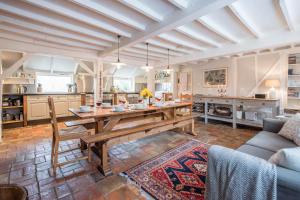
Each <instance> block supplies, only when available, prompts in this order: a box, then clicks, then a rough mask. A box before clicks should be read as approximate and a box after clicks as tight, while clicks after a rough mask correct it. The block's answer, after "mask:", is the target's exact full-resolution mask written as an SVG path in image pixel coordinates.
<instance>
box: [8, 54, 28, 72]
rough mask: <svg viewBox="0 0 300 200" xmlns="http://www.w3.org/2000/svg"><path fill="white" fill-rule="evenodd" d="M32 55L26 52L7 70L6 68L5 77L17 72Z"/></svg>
mask: <svg viewBox="0 0 300 200" xmlns="http://www.w3.org/2000/svg"><path fill="white" fill-rule="evenodd" d="M30 57H31V55H30V54H26V53H24V54H23V55H22V57H21V58H20V59H19V60H17V61H16V62H15V63H14V64H12V65H11V66H9V67H8V68H7V69H6V70H4V72H3V77H10V76H12V74H13V73H14V72H16V71H17V70H18V69H19V68H20V67H21V66H22V65H23V64H24V62H26V61H27V60H28V59H29V58H30Z"/></svg>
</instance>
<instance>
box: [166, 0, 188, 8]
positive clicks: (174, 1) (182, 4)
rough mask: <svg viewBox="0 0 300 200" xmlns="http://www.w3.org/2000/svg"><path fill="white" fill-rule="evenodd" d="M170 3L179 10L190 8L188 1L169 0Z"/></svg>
mask: <svg viewBox="0 0 300 200" xmlns="http://www.w3.org/2000/svg"><path fill="white" fill-rule="evenodd" d="M168 1H169V2H170V3H172V4H173V5H174V6H176V7H177V8H179V9H185V8H187V7H188V2H187V1H186V0H168Z"/></svg>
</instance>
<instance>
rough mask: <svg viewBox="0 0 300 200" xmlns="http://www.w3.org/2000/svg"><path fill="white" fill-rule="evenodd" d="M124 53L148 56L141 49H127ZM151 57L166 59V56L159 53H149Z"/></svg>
mask: <svg viewBox="0 0 300 200" xmlns="http://www.w3.org/2000/svg"><path fill="white" fill-rule="evenodd" d="M124 51H128V52H132V53H136V54H141V55H147V52H146V51H143V50H140V49H136V48H133V47H131V48H126V49H124ZM148 55H149V56H153V57H157V58H166V57H167V56H166V55H162V54H159V53H153V52H149V54H148Z"/></svg>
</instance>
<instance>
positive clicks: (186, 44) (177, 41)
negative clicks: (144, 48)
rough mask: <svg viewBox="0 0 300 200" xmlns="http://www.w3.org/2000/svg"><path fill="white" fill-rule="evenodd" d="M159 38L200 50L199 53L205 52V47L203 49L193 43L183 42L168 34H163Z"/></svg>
mask: <svg viewBox="0 0 300 200" xmlns="http://www.w3.org/2000/svg"><path fill="white" fill-rule="evenodd" d="M158 37H160V38H163V39H165V40H167V41H170V42H173V43H176V44H179V45H182V46H186V47H189V48H192V49H196V50H199V51H203V50H205V48H204V47H201V46H199V45H197V44H195V43H193V42H189V41H186V40H182V39H180V38H179V37H176V36H173V35H171V34H168V33H162V34H160V35H158Z"/></svg>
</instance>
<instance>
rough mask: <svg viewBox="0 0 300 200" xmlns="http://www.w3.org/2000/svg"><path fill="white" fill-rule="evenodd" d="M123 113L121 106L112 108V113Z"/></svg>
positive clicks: (123, 109)
mask: <svg viewBox="0 0 300 200" xmlns="http://www.w3.org/2000/svg"><path fill="white" fill-rule="evenodd" d="M123 111H125V108H124V106H122V105H116V106H114V107H113V112H123Z"/></svg>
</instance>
